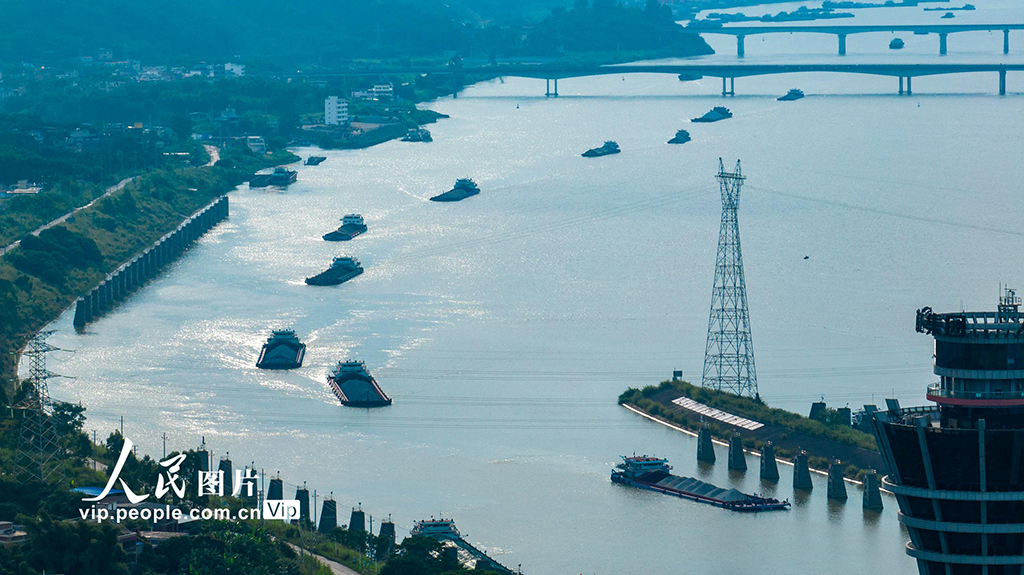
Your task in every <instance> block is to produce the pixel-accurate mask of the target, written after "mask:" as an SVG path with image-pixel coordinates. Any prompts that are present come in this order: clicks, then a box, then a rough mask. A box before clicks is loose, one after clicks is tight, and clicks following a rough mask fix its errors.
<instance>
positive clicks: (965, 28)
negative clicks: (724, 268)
mask: <svg viewBox="0 0 1024 575" xmlns="http://www.w3.org/2000/svg"><path fill="white" fill-rule="evenodd" d="M691 30H692V31H693V32H696V33H698V34H724V35H727V36H736V55H737V56H739V57H740V58H742V57H743V56H744V53H745V50H744V47H743V39H744V38H745V37H747V36H753V35H755V34H781V33H787V32H788V33H795V32H810V33H818V34H835V35H836V36H838V37H839V55H840V56H845V55H846V37H847V36H849V35H850V34H863V33H865V32H913V33H914V34H938V35H939V54H943V55H944V54H945V53H946V37H947V36H948V35H949V34H952V33H954V32H977V31H989V32H991V31H995V30H1002V31H1003V54H1009V53H1010V30H1024V24H918V25H903V24H901V25H891V26H885V25H860V26H829V25H821V24H816V25H812V26H722V27H721V28H703V27H701V28H687V31H691Z"/></svg>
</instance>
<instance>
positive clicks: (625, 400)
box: [619, 381, 878, 478]
mask: <svg viewBox="0 0 1024 575" xmlns="http://www.w3.org/2000/svg"><path fill="white" fill-rule="evenodd" d="M680 396H686V397H689V398H691V399H693V400H694V401H697V402H700V403H702V404H704V405H707V406H710V407H714V408H716V409H720V410H722V411H726V412H728V413H731V414H734V415H739V416H742V417H746V418H748V419H752V420H754V421H758V422H760V423H764V424H765V428H763V431H762V432H759V433H752V434H745V435H746V436H745V437H743V446H744V448H746V449H749V450H755V451H758V450H760V449H761V447H762V445H763V444H764V442H765V441H768V440H770V441H772V443H773V444H774V446H775V453H776V456H777V457H781V458H783V459H788V460H792V459H793V457H795V456H796V454H797V451H798V449H800V448H802V449H803V450H805V451H807V454H808V463H809V464H810V466H811V467H813V468H815V469H819V470H823V471H824V470H827V469H828V466H829V461H830V458H831V457H839V458H840V460H842V461H843V463H846V464H847V465H846V466H845V467H844V474H845V475H846V476H847V477H851V478H856V477H858V476H860V475H861V474H862V473H863V471H865V470H866V468H865V467H863V465H865V464H864V463H863V462H864V461H865V460H871V459H874V457H873V456H874V455H875V453H874V452H877V451H878V449H877V447H876V445H875V438H874V437H873V436H871V435H870V434H867V433H864V432H862V431H859V430H857V429H853V428H852V427H849V426H846V425H842V424H831V425H827V424H825V423H822V422H820V421H817V420H814V419H809V418H807V417H803V416H802V415H799V414H796V413H793V412H790V411H786V410H784V409H778V408H774V407H769V406H768V405H766V404H765V403H764V402H763V401H759V400H757V399H753V398H749V397H739V396H737V395H733V394H731V393H726V392H721V391H715V390H711V389H705V388H703V387H698V386H695V385H692V384H690V383H687V382H685V381H664V382H662V383H661V384H660V385H651V386H647V387H645V388H643V389H636V388H630V389H627V390H626V391H625V392H623V393H622V395H620V396H619V404H622V405H630V406H632V407H635V408H637V409H639V410H641V411H643V412H644V413H646V414H648V415H651V416H653V417H656V418H658V419H661V420H663V421H667V422H669V423H672V424H674V425H677V426H679V427H683V428H685V429H689V430H691V431H695V432H696V431H698V430H699V429H700V428H701V427H702V426H703V425H707V427H708V428H709V429H710V430H711V434H712V436H713V437H716V438H718V439H721V440H723V441H728V440H729V438H730V437H731V436H732V435H733V434H734V433H735V428H732V427H730V426H726V425H723V424H720V423H718V422H716V421H714V420H712V419H705V420H704V421H703V422H702V421H701V419H700V418H699V417H695V416H694V414H689V413H688V412H686V411H680V410H679V409H678V408H676V406H675V405H673V404H672V403H671V400H672V399H675V398H677V397H680ZM869 455H870V456H869ZM866 456H869V457H866ZM851 460H852V461H857V462H860V463H861V465H860V466H859V465H855V464H853V463H850V461H851Z"/></svg>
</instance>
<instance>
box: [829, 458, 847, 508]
mask: <svg viewBox="0 0 1024 575" xmlns="http://www.w3.org/2000/svg"><path fill="white" fill-rule="evenodd" d="M827 491H828V498H829V499H834V500H836V501H846V499H847V495H846V482H845V481H843V465H842V463H840V462H839V460H838V459H836V460H834V461H833V462H832V465H829V466H828V490H827Z"/></svg>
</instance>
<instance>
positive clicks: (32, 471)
mask: <svg viewBox="0 0 1024 575" xmlns="http://www.w3.org/2000/svg"><path fill="white" fill-rule="evenodd" d="M52 333H53V331H52V330H51V331H42V332H39V333H38V334H36V336H35V337H33V338H32V339H31V340H30V341H29V344H28V346H27V347H26V349H25V355H26V356H27V357H28V359H29V379H28V381H27V382H25V386H26V388H27V389H26V391H27V393H26V394H25V397H24V398H23V399H22V400H21V401H19V402H18V403H17V404H15V405H13V406H12V409H13V410H15V411H20V412H21V439H20V443H19V445H18V452H17V454H16V456H15V462H14V465H15V467H16V469H17V472H18V473H19V474H24V475H26V476H27V477H28V478H29V479H30V480H35V481H48V480H50V479H52V478H63V476H64V470H63V468H62V463H63V460H64V452H65V447H64V445H62V442H61V440H60V437H59V436H58V433H57V429H56V428H55V426H54V419H53V402H52V401H51V400H50V392H49V390H48V389H47V385H46V380H47V379H49V378H51V377H56V374H54V373H52V372H50V371H49V370H47V369H46V354H47V353H48V352H51V351H55V350H57V349H58V348H56V347H53V346H52V345H50V344H48V343H46V338H47V337H48V336H49V335H50V334H52Z"/></svg>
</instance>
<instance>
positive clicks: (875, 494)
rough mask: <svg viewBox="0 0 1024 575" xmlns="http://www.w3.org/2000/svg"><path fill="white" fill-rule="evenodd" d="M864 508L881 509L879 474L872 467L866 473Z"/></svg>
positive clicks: (870, 509) (869, 509)
mask: <svg viewBox="0 0 1024 575" xmlns="http://www.w3.org/2000/svg"><path fill="white" fill-rule="evenodd" d="M863 504H864V509H867V510H868V511H881V510H882V508H883V507H884V505H883V504H882V492H881V491H880V490H879V488H878V474H877V473H875V470H874V469H872V470H870V471H868V472H867V473H865V474H864V500H863Z"/></svg>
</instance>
